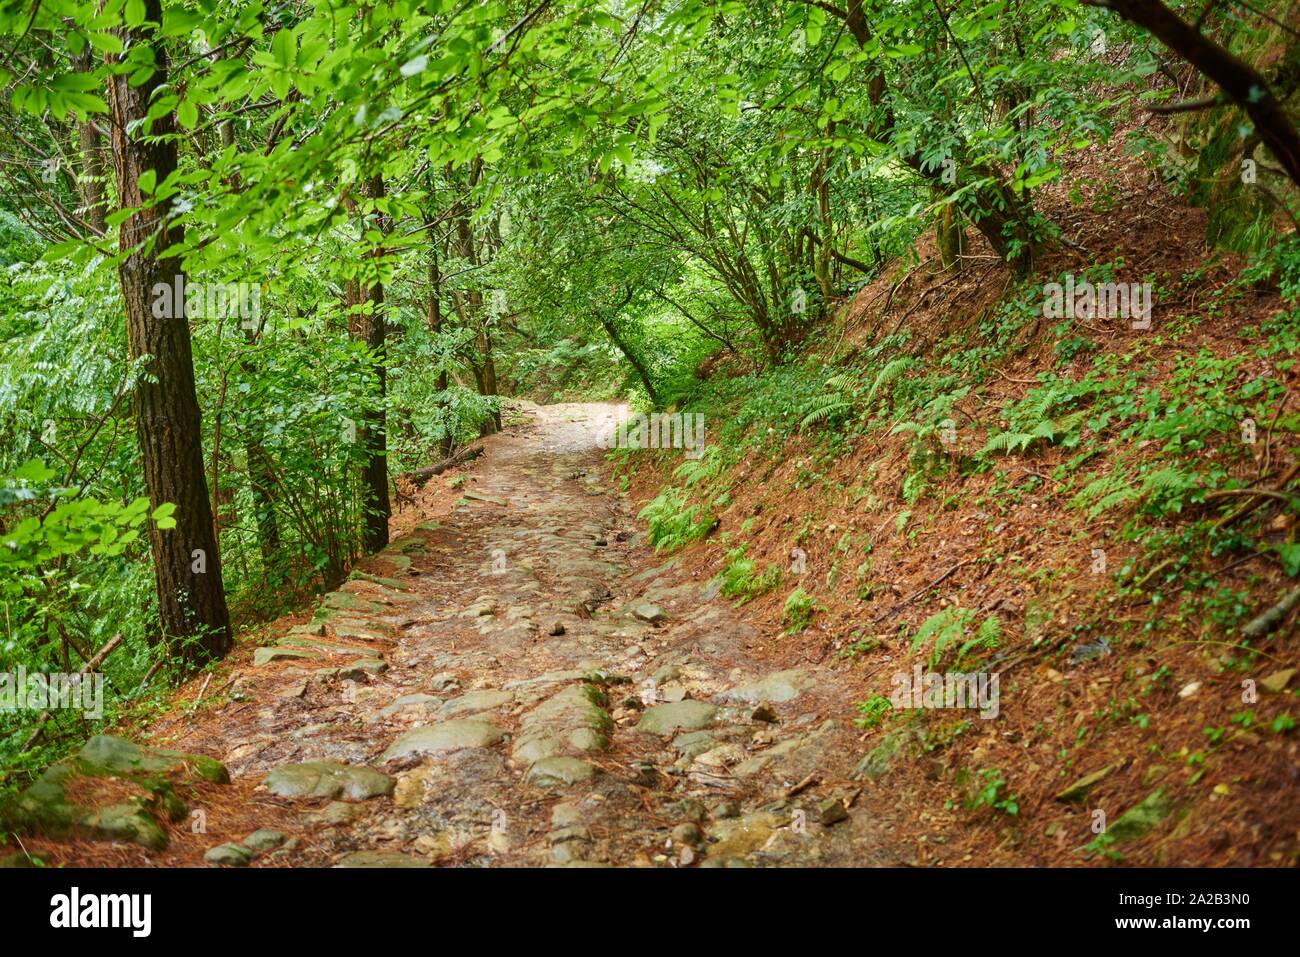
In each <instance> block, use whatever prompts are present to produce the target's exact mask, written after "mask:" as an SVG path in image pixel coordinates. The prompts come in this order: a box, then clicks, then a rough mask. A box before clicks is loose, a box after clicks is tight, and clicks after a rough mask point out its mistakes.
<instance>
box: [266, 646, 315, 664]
mask: <svg viewBox="0 0 1300 957" xmlns="http://www.w3.org/2000/svg"><path fill="white" fill-rule="evenodd" d="M319 657H320V653H319V652H316V651H312V650H311V649H310V648H283V647H281V648H270V647H267V648H255V649H254V650H253V665H254V667H257V668H262V667H265V666H266V665H269V664H270V663H271V662H273V661H291V660H300V659H303V658H319Z"/></svg>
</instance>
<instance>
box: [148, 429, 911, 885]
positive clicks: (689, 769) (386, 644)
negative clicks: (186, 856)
mask: <svg viewBox="0 0 1300 957" xmlns="http://www.w3.org/2000/svg"><path fill="white" fill-rule="evenodd" d="M616 411H617V410H616V408H615V407H614V406H606V405H576V404H575V405H557V406H548V407H544V408H542V409H540V410H539V411H538V413H537V415H536V418H535V419H534V421H533V422H532V423H531V424H529V425H526V426H521V427H517V428H514V429H511V430H508V432H507V433H506V434H503V435H500V436H497V437H494V438H493V439H492V440H490V441H489V443H488V450H487V452H486V454H485V455H484V456H482V457H481V458H479V459H478V460H477V461H475V462H474V463H473V466H472V468H471V469H469V470H467V471H465V472H462V473H461V474H463V475H465V476H466V480H465V481H464V482H463V484H462V485H461V487H460V489H459V492H460V494H461V496H462V497H461V498H460V499H459V500H458V501H457V503H456V505H455V507H454V508H453V509H452V510H451V513H450V514H449V515H447V516H445V517H443V518H440V519H438V520H431V521H426V522H424V523H422V524H421V525H420V526H418V527H417V528H416V529H415V530H414V531H413V532H412V533H411V534H410V535H408V536H406V537H404V538H401V539H399V540H397V541H394V542H393V544H392V545H391V546H390V547H389V548H388V549H387V550H386V551H385V552H383V553H382V554H380V555H378V556H375V557H373V558H372V559H370V560H368V561H367V562H366V563H364V564H363V566H362V568H363V569H364V571H362V572H360V573H359V574H357V575H355V576H354V577H353V579H352V580H350V581H349V582H348V583H347V584H345V585H344V586H343V587H342V588H341V589H340V590H339V591H338V592H335V593H332V594H330V595H327V596H326V597H325V599H324V600H323V602H322V603H321V606H320V608H319V610H318V611H317V613H316V617H315V618H314V619H313V621H312V623H311V624H308V625H302V626H298V627H297V628H296V629H295V630H294V631H292V632H290V633H289V634H288V635H285V636H283V637H282V638H280V639H279V641H278V642H277V643H276V644H274V645H270V646H268V647H266V648H262V649H258V651H257V653H256V657H255V662H256V664H255V665H253V666H250V667H247V668H244V669H242V670H241V671H240V673H239V674H238V675H237V677H236V678H235V680H234V683H233V686H232V688H231V690H230V692H229V695H230V701H229V702H228V703H225V704H224V705H222V706H221V707H219V708H215V707H214V708H211V709H205V710H204V711H203V712H201V713H200V714H201V717H202V719H203V720H202V721H196V722H195V724H194V727H193V728H192V729H189V730H188V731H187V733H186V734H185V735H182V736H181V737H180V739H179V740H178V741H177V745H180V746H183V747H184V750H192V751H196V752H199V753H203V754H207V755H211V756H213V757H217V758H219V759H220V760H221V761H223V762H224V763H225V765H226V766H227V768H228V769H229V772H230V774H231V776H232V778H233V779H234V780H235V781H236V782H237V783H238V782H241V781H243V782H249V781H255V782H261V783H260V784H259V785H258V791H257V793H259V794H260V793H262V789H266V790H267V791H269V792H270V795H271V796H274V798H275V799H276V805H275V806H277V807H280V808H290V809H292V814H293V815H295V817H293V818H292V819H291V822H292V823H291V825H290V826H289V827H284V826H283V820H284V817H283V815H282V816H281V818H280V819H279V820H278V821H274V822H269V823H268V825H267V826H268V827H272V829H273V830H274V829H276V828H278V829H279V830H280V832H281V833H285V832H288V835H292V840H290V841H289V842H288V845H287V846H283V845H281V843H280V837H279V835H277V834H271V835H269V836H268V835H266V834H259V835H254V836H251V837H249V838H246V839H244V840H243V841H242V842H241V843H240V845H239V846H230V845H226V846H224V847H222V848H219V849H217V850H216V851H214V852H212V853H210V855H209V862H210V863H234V864H243V863H246V862H249V861H251V862H252V863H253V864H258V863H269V862H271V861H274V862H275V863H277V864H280V865H284V864H294V863H311V864H321V863H334V864H343V865H360V866H367V865H368V866H401V865H416V866H423V865H431V864H432V865H437V864H444V865H446V864H473V865H507V866H519V865H524V866H539V865H568V866H582V865H609V864H614V865H641V866H699V865H704V866H735V865H740V864H748V865H763V864H783V865H822V866H825V865H850V864H852V865H871V864H886V863H896V862H895V861H892V860H889V859H887V858H886V857H885V855H884V852H883V851H882V850H881V849H880V841H879V840H878V834H877V833H876V832H875V827H876V825H874V824H873V820H872V816H871V815H870V814H869V813H868V812H867V811H866V810H864V809H863V807H862V800H861V797H862V792H861V789H863V788H870V787H873V786H874V785H872V784H871V783H870V782H868V783H863V782H861V781H857V780H854V779H853V776H852V773H851V772H852V769H853V767H854V764H855V762H856V760H857V759H858V758H859V757H860V756H861V745H859V744H858V743H857V740H856V735H855V732H854V728H853V725H852V721H851V716H852V708H851V700H852V699H851V697H850V696H849V695H848V694H847V693H846V692H841V691H840V690H839V689H838V686H837V679H836V678H835V676H834V674H833V673H832V672H830V671H829V670H827V671H825V672H822V671H819V670H818V669H817V668H816V667H814V666H808V665H805V666H804V667H802V668H790V667H789V666H788V665H787V666H786V670H781V669H780V668H777V667H774V666H773V665H772V664H770V663H769V664H763V663H762V662H761V661H760V660H758V658H757V657H755V655H754V652H753V649H756V648H757V647H758V645H759V643H760V641H761V640H762V637H763V636H760V635H759V634H758V633H757V632H756V631H755V630H754V629H753V628H752V627H751V626H749V625H748V624H746V623H745V622H744V621H743V619H742V617H741V615H740V613H739V612H737V611H736V610H734V609H733V608H732V607H731V605H730V603H728V602H727V601H726V600H724V599H721V598H719V597H717V595H716V591H717V588H716V585H711V584H710V583H709V582H707V581H702V580H698V579H691V578H690V577H688V576H687V575H686V574H685V573H683V572H681V571H680V570H678V569H677V568H676V567H675V563H674V562H673V561H672V560H670V559H665V558H663V557H662V556H656V555H655V554H654V552H653V551H652V550H651V549H649V548H648V547H646V546H645V545H644V544H643V541H642V538H643V535H642V531H641V527H640V523H638V521H637V520H636V519H635V517H634V516H633V515H632V514H630V512H629V511H628V508H627V507H626V506H625V504H624V501H623V499H622V497H621V496H620V495H619V493H618V492H617V491H616V490H615V489H614V488H613V487H612V485H611V483H610V481H609V472H608V468H607V466H606V465H605V463H604V459H603V453H602V452H601V451H600V450H599V449H597V448H595V436H596V434H597V427H598V424H599V422H601V421H602V420H607V419H610V418H612V417H613V415H614V414H615V412H616ZM435 481H437V480H435ZM769 638H770V636H769ZM376 772H377V773H376ZM810 776H811V778H812V780H809V779H810ZM259 843H260V844H263V845H265V846H264V847H256V846H252V845H257V844H259ZM276 847H279V850H271V849H272V848H276ZM159 863H164V861H159Z"/></svg>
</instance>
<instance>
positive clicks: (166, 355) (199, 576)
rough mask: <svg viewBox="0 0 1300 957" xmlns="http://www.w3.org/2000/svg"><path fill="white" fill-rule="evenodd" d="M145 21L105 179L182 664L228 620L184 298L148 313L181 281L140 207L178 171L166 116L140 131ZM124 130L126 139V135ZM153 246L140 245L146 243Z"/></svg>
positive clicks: (160, 73)
mask: <svg viewBox="0 0 1300 957" xmlns="http://www.w3.org/2000/svg"><path fill="white" fill-rule="evenodd" d="M144 5H145V18H144V22H143V23H142V24H141V25H140V26H139V27H135V28H132V29H129V30H124V31H122V34H123V39H124V40H125V41H126V45H127V47H128V48H134V47H141V46H143V47H148V46H151V45H152V46H153V58H154V63H155V64H156V69H155V71H154V73H153V75H152V76H151V77H150V78H149V79H147V80H145V81H144V82H143V83H141V84H139V85H138V86H133V85H132V84H131V83H130V82H128V78H127V75H126V74H120V73H119V74H113V75H110V77H109V81H108V105H109V110H110V114H111V118H112V128H111V137H110V140H111V144H112V157H113V172H114V176H115V177H116V180H117V195H118V200H119V202H120V203H121V205H122V207H123V208H127V209H129V208H139V207H143V208H140V209H139V211H138V212H136V213H133V214H132V215H131V216H130V218H128V219H127V220H126V221H125V222H123V223H122V225H121V226H120V227H119V228H120V237H121V238H120V242H121V247H122V251H123V253H124V258H123V260H122V262H121V264H120V265H119V266H118V279H119V282H120V285H121V287H122V299H123V303H124V305H125V307H126V328H127V347H128V348H127V351H128V355H129V356H130V358H131V359H132V360H135V359H138V358H140V357H141V356H144V355H149V356H151V357H152V358H151V359H150V361H149V362H148V364H147V365H146V366H145V370H146V371H147V372H148V373H149V378H142V379H141V380H140V381H139V382H138V383H137V385H136V387H135V392H134V395H133V406H134V412H135V420H136V435H137V437H138V439H139V443H140V457H141V464H142V468H143V472H144V482H145V488H146V490H147V491H148V495H149V501H150V503H151V504H152V505H153V506H154V507H155V508H157V507H158V506H160V505H162V504H164V503H171V504H173V505H174V506H175V511H174V512H173V513H172V514H173V518H174V519H175V521H176V526H175V527H174V528H172V529H168V530H163V529H160V528H159V527H158V524H157V523H156V522H150V523H149V546H150V550H151V552H152V555H153V564H154V580H155V585H156V587H157V592H158V611H159V617H160V619H161V626H162V634H163V637H164V640H166V641H170V642H175V645H174V646H173V653H174V654H176V655H177V656H179V657H181V658H183V659H185V660H187V661H191V662H196V663H197V662H202V661H205V660H208V659H211V658H213V657H219V656H221V655H223V654H225V653H226V652H227V651H229V650H230V647H231V645H232V637H231V631H230V614H229V611H228V610H227V608H226V596H225V590H224V587H223V584H222V580H221V559H220V555H219V553H218V548H217V542H216V540H215V539H214V538H213V535H212V510H211V507H210V505H209V500H208V487H207V481H206V479H205V478H204V475H203V431H202V417H201V415H200V413H199V404H198V399H197V397H196V395H195V391H194V358H193V354H192V352H191V346H190V330H189V325H188V323H187V321H186V318H185V309H184V297H183V296H182V297H180V298H179V301H177V299H176V298H175V297H174V298H173V308H172V309H170V310H160V311H163V312H171V313H172V315H171V316H156V315H154V309H153V305H154V302H155V292H154V289H155V286H156V285H157V286H161V287H164V288H166V287H170V288H171V289H173V290H175V289H177V288H179V285H178V284H179V283H183V282H184V277H183V273H182V271H181V268H180V260H179V258H178V257H169V258H163V256H164V254H165V253H166V252H167V250H168V249H169V248H170V247H172V246H173V245H175V244H177V243H179V242H181V241H182V239H183V238H184V237H183V233H182V228H181V227H180V226H178V225H176V224H175V223H174V222H169V221H168V214H169V213H170V212H171V204H170V202H167V201H164V202H161V203H157V204H149V205H146V203H147V200H146V197H145V196H144V194H143V193H142V191H141V189H140V177H141V175H142V174H144V173H145V172H146V171H150V172H152V173H153V174H154V175H155V176H156V177H157V179H156V182H157V183H159V184H161V183H163V182H164V181H165V180H166V179H167V177H168V176H170V175H171V174H172V173H173V172H174V171H175V169H176V161H177V158H176V141H175V139H174V138H173V134H174V133H175V131H176V127H175V119H174V117H173V115H172V114H171V113H166V114H164V115H162V116H160V117H158V118H157V119H156V120H155V121H154V122H153V123H152V124H151V125H148V126H146V124H145V116H146V114H147V113H148V109H149V104H150V103H151V102H152V100H153V98H154V94H155V93H156V92H157V91H158V89H159V88H160V87H166V85H167V82H168V80H167V59H166V51H165V50H164V48H163V46H162V44H161V43H160V42H155V41H156V37H155V29H156V26H155V25H156V24H158V23H161V22H162V7H161V2H160V0H144ZM128 131H129V132H128ZM150 238H153V239H154V242H153V244H152V245H151V246H149V247H148V248H147V249H146V248H145V246H144V242H145V240H147V239H150Z"/></svg>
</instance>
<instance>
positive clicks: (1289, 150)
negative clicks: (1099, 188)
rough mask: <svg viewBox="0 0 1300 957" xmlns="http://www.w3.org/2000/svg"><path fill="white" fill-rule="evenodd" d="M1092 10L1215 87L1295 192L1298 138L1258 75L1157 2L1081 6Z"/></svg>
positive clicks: (1118, 0)
mask: <svg viewBox="0 0 1300 957" xmlns="http://www.w3.org/2000/svg"><path fill="white" fill-rule="evenodd" d="M1084 2H1085V3H1086V4H1088V5H1089V6H1093V7H1106V8H1108V9H1110V10H1114V11H1115V12H1116V13H1118V14H1119V15H1120V16H1121V17H1123V18H1124V19H1125V20H1128V21H1130V22H1132V23H1136V24H1137V25H1138V26H1140V27H1143V28H1145V29H1146V30H1147V31H1149V32H1150V33H1151V34H1152V35H1153V36H1154V37H1155V38H1156V39H1157V40H1159V41H1160V42H1161V43H1163V44H1164V45H1165V46H1167V47H1168V48H1169V49H1171V50H1173V51H1174V52H1175V53H1177V54H1178V55H1179V56H1181V57H1182V58H1183V59H1185V60H1186V61H1187V62H1188V63H1190V64H1192V66H1194V67H1196V69H1198V70H1200V71H1201V72H1202V73H1204V74H1205V75H1206V76H1207V77H1209V78H1210V79H1211V80H1213V81H1214V82H1215V83H1217V84H1218V85H1219V87H1220V88H1221V89H1222V90H1223V92H1224V93H1225V94H1227V96H1228V97H1229V98H1230V99H1231V100H1232V102H1234V103H1236V104H1237V106H1239V107H1240V108H1241V109H1242V110H1243V111H1244V112H1245V113H1246V115H1247V116H1249V117H1250V119H1251V122H1252V123H1254V124H1255V129H1256V130H1257V131H1258V132H1259V135H1260V138H1261V139H1263V141H1264V145H1265V146H1267V147H1268V148H1269V149H1270V150H1271V151H1272V153H1273V155H1274V156H1276V157H1277V160H1278V162H1279V163H1281V164H1282V167H1283V168H1284V169H1285V170H1286V172H1287V175H1288V176H1290V177H1291V181H1292V182H1293V183H1295V184H1296V185H1297V186H1300V133H1298V132H1297V131H1296V128H1295V124H1293V123H1292V122H1291V119H1290V117H1288V116H1287V115H1286V111H1285V110H1284V109H1283V107H1282V104H1281V102H1280V101H1279V100H1278V97H1277V96H1276V95H1275V94H1274V92H1273V90H1272V88H1271V87H1270V86H1269V82H1268V80H1266V79H1265V78H1264V76H1263V74H1261V73H1260V72H1259V71H1258V70H1256V69H1255V68H1254V67H1252V66H1251V65H1250V64H1249V63H1246V62H1245V61H1243V60H1241V59H1240V58H1238V57H1237V56H1235V55H1234V54H1232V53H1231V52H1230V51H1228V50H1225V49H1224V48H1223V47H1221V46H1219V44H1217V43H1215V42H1214V41H1213V40H1211V39H1210V38H1209V37H1207V36H1205V35H1203V34H1202V33H1201V32H1200V30H1198V29H1196V28H1195V27H1193V26H1191V25H1189V24H1187V23H1185V22H1184V21H1183V20H1182V18H1181V17H1179V16H1178V15H1177V14H1176V13H1174V12H1173V11H1171V10H1170V9H1169V8H1168V7H1166V6H1165V5H1164V4H1163V3H1160V2H1159V0H1084Z"/></svg>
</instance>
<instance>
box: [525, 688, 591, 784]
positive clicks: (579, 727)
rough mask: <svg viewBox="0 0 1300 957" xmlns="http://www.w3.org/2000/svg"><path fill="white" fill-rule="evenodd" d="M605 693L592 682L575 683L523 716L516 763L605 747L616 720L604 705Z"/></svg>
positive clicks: (529, 762) (533, 762)
mask: <svg viewBox="0 0 1300 957" xmlns="http://www.w3.org/2000/svg"><path fill="white" fill-rule="evenodd" d="M605 703H606V701H605V696H604V694H603V693H602V692H601V690H600V689H599V688H597V687H596V686H595V685H590V684H571V685H569V686H567V687H565V688H562V689H560V690H559V691H557V692H556V693H555V694H553V695H551V696H550V697H549V698H547V699H546V700H545V701H543V702H542V703H541V704H539V705H537V707H535V708H533V709H532V710H531V711H529V712H528V713H527V714H525V715H524V716H523V719H522V720H521V721H520V723H519V736H518V737H517V738H516V739H515V741H514V744H513V746H512V748H511V758H512V759H513V760H514V761H515V763H516V764H522V765H529V766H531V765H533V764H536V763H537V762H538V761H541V760H542V759H543V758H550V757H555V756H556V755H560V754H563V753H565V752H566V751H567V752H578V753H581V752H584V751H603V750H605V749H606V748H608V747H609V735H610V734H611V733H612V732H613V730H614V721H613V719H612V718H611V717H610V716H609V714H608V713H607V712H606V711H605V709H604V708H603V707H602V705H603V704H605Z"/></svg>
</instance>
